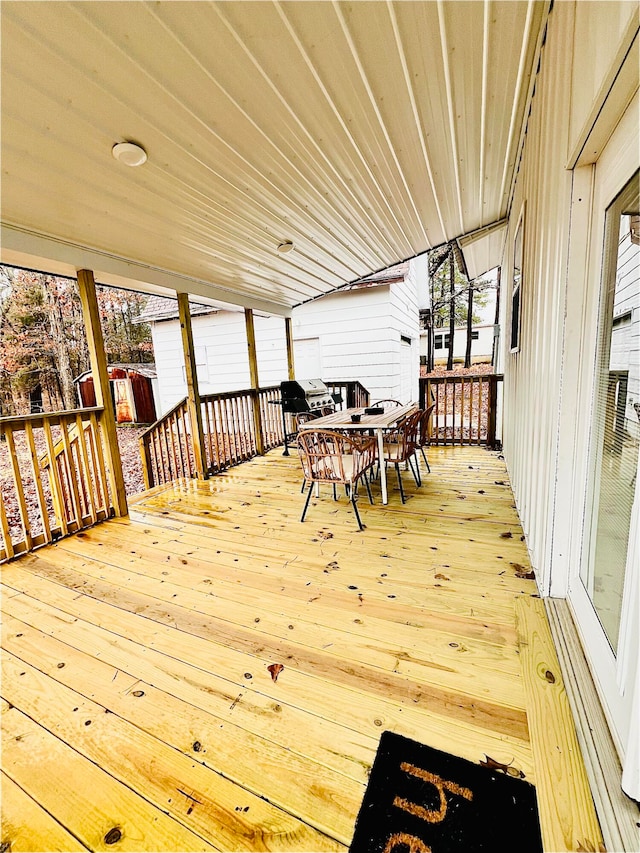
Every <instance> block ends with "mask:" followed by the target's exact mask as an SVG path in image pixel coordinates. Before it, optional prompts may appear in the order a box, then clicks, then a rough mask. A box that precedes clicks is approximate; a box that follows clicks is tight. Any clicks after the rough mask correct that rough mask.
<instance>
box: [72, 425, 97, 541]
mask: <svg viewBox="0 0 640 853" xmlns="http://www.w3.org/2000/svg"><path fill="white" fill-rule="evenodd" d="M76 429H77V430H78V448H79V452H80V460H81V462H82V471H83V473H84V476H83V477H81V478H80V484H81V486H82V491H83V493H84V499H85V502H86V506H87V509H88V510H89V515H90V516H91V522H92V524H95V523H96V521H97V520H98V513H97V511H96V502H95V496H94V490H93V489H92V488H91V470H90V468H89V455H88V453H87V444H86V439H85V434H84V426H83V423H82V416H81V415H79V414H78V415H76Z"/></svg>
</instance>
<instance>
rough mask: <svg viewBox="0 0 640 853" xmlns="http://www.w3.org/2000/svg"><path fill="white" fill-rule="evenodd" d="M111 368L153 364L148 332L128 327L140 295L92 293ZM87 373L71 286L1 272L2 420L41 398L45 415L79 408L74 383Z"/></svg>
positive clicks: (57, 280)
mask: <svg viewBox="0 0 640 853" xmlns="http://www.w3.org/2000/svg"><path fill="white" fill-rule="evenodd" d="M97 297H98V306H99V310H100V319H101V321H102V327H103V334H104V338H105V349H106V351H107V360H108V361H110V362H141V361H151V360H153V351H152V344H151V333H150V330H149V326H147V325H144V324H142V325H136V324H134V322H133V320H134V318H135V317H136V316H137V315H138V314H139V313H140V311H141V309H142V307H144V305H145V304H146V300H147V297H146V296H144V295H142V294H139V293H132V292H129V291H122V290H116V289H114V288H107V287H99V288H97ZM88 369H89V353H88V348H87V340H86V333H85V328H84V322H83V318H82V307H81V304H80V298H79V295H78V288H77V283H76V282H75V281H74V280H72V279H67V278H59V277H56V276H50V275H43V274H41V273H36V272H31V271H29V270H22V269H17V268H14V267H0V406H1V408H2V410H3V414H24V413H26V412H29V411H30V408H31V401H30V398H33V396H34V395H41V397H42V404H43V408H44V410H45V411H54V410H56V409H61V408H66V409H73V408H76V407H77V405H78V401H77V395H76V391H75V387H74V384H73V380H74V378H75V377H76V376H78V375H79V374H80V373H82V372H84V371H85V370H88Z"/></svg>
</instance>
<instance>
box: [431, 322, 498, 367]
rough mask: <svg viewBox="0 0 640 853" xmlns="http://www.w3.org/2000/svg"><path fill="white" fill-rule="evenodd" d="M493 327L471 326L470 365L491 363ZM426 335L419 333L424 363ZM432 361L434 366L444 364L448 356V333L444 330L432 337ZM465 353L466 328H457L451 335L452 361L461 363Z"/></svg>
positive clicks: (438, 331) (487, 324)
mask: <svg viewBox="0 0 640 853" xmlns="http://www.w3.org/2000/svg"><path fill="white" fill-rule="evenodd" d="M494 329H495V326H494V324H493V323H482V324H478V325H477V326H473V328H472V330H471V363H472V364H484V363H487V362H490V361H491V355H492V353H493V336H494ZM427 345H428V333H427V331H426V330H424V329H423V330H422V331H421V332H420V358H421V361H422V362H423V363H426V358H427ZM433 350H434V360H435V363H436V364H446V362H447V358H448V356H449V332H448V331H447V330H445V329H436V330H435V332H434V335H433ZM466 351H467V327H466V326H459V327H457V328H456V329H455V330H454V335H453V360H454V362H458V363H459V362H463V361H464V358H465V353H466Z"/></svg>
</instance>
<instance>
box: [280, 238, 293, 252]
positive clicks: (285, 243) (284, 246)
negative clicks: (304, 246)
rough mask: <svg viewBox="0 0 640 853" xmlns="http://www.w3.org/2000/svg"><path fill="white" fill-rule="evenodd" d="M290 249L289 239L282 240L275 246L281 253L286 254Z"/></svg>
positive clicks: (291, 246)
mask: <svg viewBox="0 0 640 853" xmlns="http://www.w3.org/2000/svg"><path fill="white" fill-rule="evenodd" d="M292 249H293V243H292V242H291V240H283V241H282V243H280V244H279V245H278V246H277V251H278V252H281V253H282V254H283V255H286V254H287V252H290V251H291V250H292Z"/></svg>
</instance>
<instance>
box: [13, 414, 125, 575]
mask: <svg viewBox="0 0 640 853" xmlns="http://www.w3.org/2000/svg"><path fill="white" fill-rule="evenodd" d="M102 411H103V410H102V409H101V408H91V409H78V410H75V411H70V412H56V413H55V414H39V415H25V416H22V417H8V418H0V454H2V456H3V457H4V459H3V463H4V464H3V465H1V466H0V471H2V470H5V471H8V472H9V475H8V476H5V477H4V482H2V480H0V492H1V494H0V534H1V536H2V539H1V541H0V562H1V561H3V560H6V559H10V558H11V557H14V556H16V555H18V554H23V553H25V552H27V551H31V550H33V549H34V548H36V547H38V546H40V545H44V544H47V543H48V542H52V541H54V540H55V539H57V538H59V537H60V536H64V535H66V534H67V533H73V532H75V531H78V530H80V529H82V528H83V527H88V526H90V525H91V524H94V523H95V522H96V521H99V520H102V519H104V518H107V517H108V516H109V515H110V514H111V502H110V497H109V489H108V485H107V471H106V466H105V460H104V452H103V445H102V441H103V437H102V432H101V428H100V417H101V414H102ZM52 460H53V464H52Z"/></svg>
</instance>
